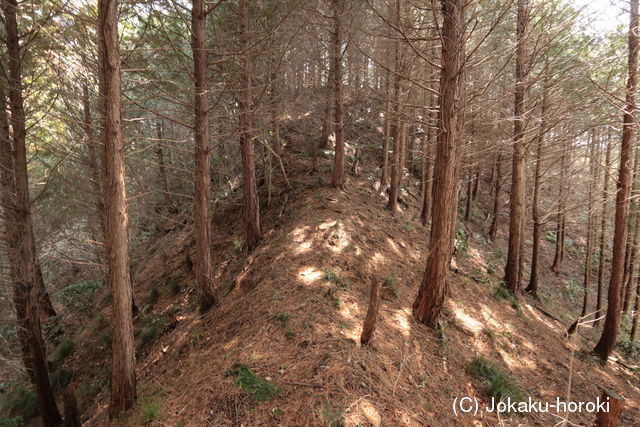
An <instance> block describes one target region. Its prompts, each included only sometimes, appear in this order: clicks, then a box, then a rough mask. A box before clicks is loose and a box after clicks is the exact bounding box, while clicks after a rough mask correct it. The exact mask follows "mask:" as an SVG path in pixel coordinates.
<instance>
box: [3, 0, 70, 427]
mask: <svg viewBox="0 0 640 427" xmlns="http://www.w3.org/2000/svg"><path fill="white" fill-rule="evenodd" d="M0 6H1V8H2V12H3V15H4V24H5V31H6V34H5V41H6V46H7V54H8V58H9V67H8V68H9V75H8V82H7V83H8V84H7V86H8V88H9V104H10V111H11V120H10V122H11V131H12V136H13V147H11V143H10V140H9V127H8V126H7V119H6V106H5V95H4V93H3V91H0V97H1V100H0V108H2V109H3V113H2V116H1V117H0V128H2V130H1V131H0V132H2V134H1V135H0V139H1V140H2V141H0V143H1V144H2V148H1V150H2V153H3V154H2V163H3V164H2V165H0V167H2V169H3V171H2V175H1V179H2V182H3V183H7V184H8V185H9V188H3V189H2V191H3V193H4V192H10V193H12V194H13V198H11V197H10V196H6V195H4V196H3V200H2V202H3V204H4V202H7V203H8V204H9V205H8V206H6V205H5V206H4V207H3V212H4V214H5V218H4V219H5V224H7V227H6V228H12V230H10V231H9V236H8V237H9V238H10V241H9V242H8V243H9V244H8V250H9V256H8V258H9V262H10V267H11V278H12V281H13V300H14V305H15V308H16V320H17V329H18V337H19V339H20V341H21V345H22V351H23V360H24V361H25V367H26V368H27V370H28V371H29V377H30V379H31V381H32V383H33V384H34V386H35V389H36V394H37V397H38V409H39V412H40V416H41V417H42V421H43V423H44V424H45V425H47V426H56V425H59V424H60V423H61V422H62V418H61V416H60V412H59V411H58V407H57V405H56V401H55V398H54V396H53V389H52V388H51V383H50V382H49V372H48V366H47V360H46V347H45V343H44V340H43V339H42V331H41V326H40V316H39V312H38V271H37V264H36V248H35V242H34V236H33V218H32V216H31V199H30V198H29V177H28V170H27V167H28V166H27V144H26V134H27V132H26V124H25V120H26V115H25V109H24V97H23V93H22V85H23V82H22V59H23V55H22V51H21V46H20V35H19V31H18V2H17V1H16V0H1V1H0ZM0 84H1V85H4V84H5V83H4V81H0ZM11 148H13V158H12V159H11V158H10V155H9V154H10V153H11ZM11 163H13V164H11ZM12 166H13V173H12V170H11V167H12ZM12 181H13V182H12ZM11 199H13V200H11Z"/></svg>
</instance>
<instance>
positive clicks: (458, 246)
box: [454, 227, 469, 257]
mask: <svg viewBox="0 0 640 427" xmlns="http://www.w3.org/2000/svg"><path fill="white" fill-rule="evenodd" d="M454 247H455V252H456V256H461V257H462V256H465V255H466V254H467V251H468V250H469V234H468V233H467V232H466V231H465V230H464V228H463V227H458V228H457V229H456V240H455V243H454Z"/></svg>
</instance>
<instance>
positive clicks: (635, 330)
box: [629, 275, 640, 343]
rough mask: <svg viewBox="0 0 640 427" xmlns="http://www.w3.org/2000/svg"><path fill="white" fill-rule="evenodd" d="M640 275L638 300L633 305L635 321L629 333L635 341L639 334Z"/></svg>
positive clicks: (637, 288)
mask: <svg viewBox="0 0 640 427" xmlns="http://www.w3.org/2000/svg"><path fill="white" fill-rule="evenodd" d="M638 310H640V275H638V278H637V279H636V302H635V304H634V306H633V322H632V323H631V333H630V334H629V340H630V341H631V342H632V343H635V341H636V336H637V334H638V319H640V313H638Z"/></svg>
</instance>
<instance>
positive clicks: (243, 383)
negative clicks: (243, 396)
mask: <svg viewBox="0 0 640 427" xmlns="http://www.w3.org/2000/svg"><path fill="white" fill-rule="evenodd" d="M226 375H227V376H233V377H235V379H236V381H235V382H236V384H237V385H239V386H240V387H241V388H242V390H244V392H245V393H249V394H253V395H254V396H255V397H256V399H257V400H258V401H259V402H266V401H267V400H271V399H273V398H274V397H275V396H277V395H278V394H280V393H281V392H282V388H281V387H278V386H277V385H275V384H271V383H270V382H267V381H265V380H263V379H262V378H260V377H258V376H257V375H256V374H255V372H253V371H252V370H251V369H249V367H247V366H246V365H243V364H241V363H236V364H235V365H234V367H233V369H231V370H229V371H227V372H226Z"/></svg>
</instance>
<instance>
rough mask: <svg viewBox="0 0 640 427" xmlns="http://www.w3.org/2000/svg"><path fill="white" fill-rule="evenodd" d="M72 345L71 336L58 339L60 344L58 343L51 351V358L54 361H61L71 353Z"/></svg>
mask: <svg viewBox="0 0 640 427" xmlns="http://www.w3.org/2000/svg"><path fill="white" fill-rule="evenodd" d="M74 346H75V343H74V342H73V340H72V339H71V338H69V337H64V338H62V339H61V340H60V344H58V346H57V347H56V349H55V350H54V351H53V354H52V355H51V356H52V357H53V360H54V361H55V362H56V363H60V362H62V361H63V360H64V359H65V358H66V357H67V356H68V355H70V354H71V352H72V351H73V347H74Z"/></svg>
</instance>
